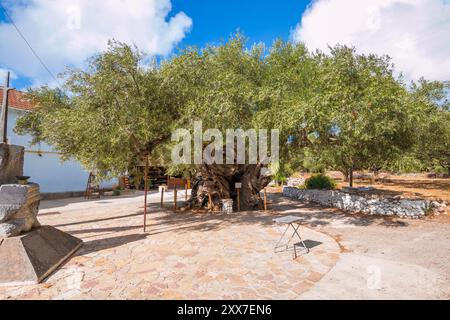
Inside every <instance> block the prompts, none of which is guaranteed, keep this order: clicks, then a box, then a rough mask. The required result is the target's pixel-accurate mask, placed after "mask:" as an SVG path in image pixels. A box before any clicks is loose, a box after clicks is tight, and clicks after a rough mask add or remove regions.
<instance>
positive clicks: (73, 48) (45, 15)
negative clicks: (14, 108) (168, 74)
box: [0, 0, 192, 83]
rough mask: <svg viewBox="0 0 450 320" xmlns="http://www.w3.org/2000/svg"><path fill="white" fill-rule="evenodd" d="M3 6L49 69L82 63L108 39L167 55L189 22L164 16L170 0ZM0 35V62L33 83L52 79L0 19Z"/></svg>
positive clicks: (37, 0) (39, 1)
mask: <svg viewBox="0 0 450 320" xmlns="http://www.w3.org/2000/svg"><path fill="white" fill-rule="evenodd" d="M4 6H6V7H7V9H8V11H9V14H10V16H11V17H12V19H13V20H14V22H15V23H16V25H17V26H18V27H19V29H20V30H21V31H22V33H23V34H24V35H25V37H26V38H27V39H28V41H29V42H30V43H31V45H32V47H33V48H34V50H35V51H36V52H37V53H38V54H39V56H40V57H41V58H42V60H44V62H45V64H46V65H47V66H48V67H49V69H50V70H51V71H52V73H54V74H56V73H59V72H61V71H63V70H64V68H65V66H67V65H70V66H80V65H82V64H83V63H84V61H85V59H86V58H87V57H89V56H91V55H93V54H95V53H96V52H99V51H101V50H104V49H105V48H106V46H107V41H108V40H109V39H112V38H114V39H116V40H118V41H123V42H126V43H135V44H136V45H137V46H138V47H139V48H140V49H142V50H144V51H145V52H147V53H149V54H153V55H156V54H159V55H167V54H169V53H170V52H171V51H172V49H173V47H174V46H175V45H176V44H177V43H178V42H180V41H181V40H182V39H183V38H184V37H185V35H186V33H187V32H188V31H189V30H190V28H191V26H192V20H191V18H189V17H188V16H187V15H186V14H184V13H183V12H179V13H176V14H174V15H172V16H171V17H170V18H169V17H168V15H169V13H170V12H171V10H172V5H171V1H170V0H108V1H104V0H64V1H61V0H27V1H11V0H10V1H6V2H5V1H4ZM0 39H1V41H0V65H1V66H2V67H6V68H8V69H12V70H14V71H15V72H16V73H17V74H18V75H19V76H27V77H30V78H31V79H32V81H33V82H35V83H41V82H43V81H44V82H47V81H48V82H51V81H52V79H51V76H50V75H49V74H48V73H47V72H46V71H45V69H44V68H43V67H42V65H40V64H39V62H38V61H37V59H36V58H35V57H34V56H33V55H32V53H31V51H30V49H29V48H28V47H27V46H26V44H25V43H24V41H23V40H22V39H21V38H20V36H19V35H18V34H17V32H16V30H15V29H14V27H13V25H12V24H10V23H9V21H7V22H3V23H0Z"/></svg>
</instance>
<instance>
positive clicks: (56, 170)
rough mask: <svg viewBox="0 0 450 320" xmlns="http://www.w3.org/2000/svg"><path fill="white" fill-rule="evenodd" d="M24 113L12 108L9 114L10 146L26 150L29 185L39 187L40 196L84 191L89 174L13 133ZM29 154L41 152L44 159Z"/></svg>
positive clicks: (76, 165) (50, 148)
mask: <svg viewBox="0 0 450 320" xmlns="http://www.w3.org/2000/svg"><path fill="white" fill-rule="evenodd" d="M22 112H25V111H22V110H18V109H13V108H9V110H8V142H9V143H10V144H15V145H21V146H24V147H25V161H24V162H25V163H24V170H23V171H24V175H26V176H30V177H31V178H30V181H32V182H36V183H38V184H39V185H40V188H41V192H66V191H84V190H85V188H86V183H87V179H88V175H89V172H87V171H86V170H84V169H83V167H82V166H81V165H80V164H79V163H78V162H77V161H73V160H72V161H66V162H63V163H62V162H61V161H60V160H59V156H58V154H56V153H47V152H53V149H52V147H51V146H49V145H47V144H45V143H41V144H40V145H39V146H37V145H36V146H30V141H31V137H30V136H19V135H17V134H15V133H14V132H13V128H14V127H15V125H16V120H17V118H18V117H19V116H20V114H21V113H22ZM30 151H42V152H43V153H42V155H41V156H39V155H38V154H37V153H34V152H30ZM114 183H116V181H108V182H105V183H103V184H102V186H103V187H108V186H111V185H112V184H114Z"/></svg>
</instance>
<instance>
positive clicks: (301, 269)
mask: <svg viewBox="0 0 450 320" xmlns="http://www.w3.org/2000/svg"><path fill="white" fill-rule="evenodd" d="M167 196H169V197H170V193H169V194H168V195H167ZM158 202H159V195H158V194H157V193H156V192H154V193H152V194H151V195H150V196H149V206H148V208H149V214H148V216H147V232H145V233H144V232H143V229H142V224H143V196H142V194H136V195H132V196H128V197H117V198H114V197H106V198H102V199H98V200H90V201H85V200H82V199H79V198H74V199H66V200H52V201H43V202H42V205H41V210H40V213H39V220H40V221H41V224H43V225H45V224H48V225H52V226H54V227H56V228H59V229H61V230H63V231H66V232H68V233H70V234H72V235H74V236H76V237H79V238H81V239H82V240H83V241H84V244H83V246H82V247H81V249H80V250H79V251H78V252H77V253H76V254H75V255H74V256H73V257H72V258H71V259H70V260H68V262H67V263H65V264H64V265H63V266H62V267H61V268H60V269H58V270H57V271H56V272H54V273H53V274H52V275H50V276H49V277H48V278H47V279H46V280H45V281H44V282H43V283H41V284H37V285H30V286H22V287H0V299H296V298H299V297H300V295H301V294H302V293H304V292H305V291H307V290H309V289H310V288H311V287H312V286H313V285H314V284H315V283H316V282H317V281H319V280H320V279H321V278H322V277H323V276H324V275H326V274H327V272H328V271H329V270H331V268H333V266H334V265H335V264H336V262H337V261H338V259H339V256H340V252H341V249H340V247H339V245H338V243H337V242H336V241H335V240H334V239H333V238H331V237H330V236H328V235H327V234H325V233H320V232H317V231H314V230H313V229H311V228H307V227H305V226H302V227H300V229H299V231H300V233H301V235H302V236H303V239H306V240H307V241H306V242H307V245H308V246H311V251H310V253H309V254H305V253H304V252H301V253H300V256H299V257H298V258H297V259H295V260H294V259H293V255H292V251H286V252H282V253H275V252H274V245H275V243H276V242H277V240H278V238H279V236H280V227H279V226H277V225H275V224H274V223H273V222H272V219H273V218H274V217H276V216H279V215H280V213H277V212H275V211H266V212H265V211H257V212H251V213H250V212H241V213H234V214H230V215H222V214H192V213H181V212H177V213H174V212H172V211H171V210H169V209H164V210H162V209H160V208H159V203H158ZM289 214H292V212H291V213H289Z"/></svg>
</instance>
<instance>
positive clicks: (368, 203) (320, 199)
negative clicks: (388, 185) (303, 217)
mask: <svg viewBox="0 0 450 320" xmlns="http://www.w3.org/2000/svg"><path fill="white" fill-rule="evenodd" d="M283 196H285V197H289V198H293V199H298V200H302V201H308V202H314V203H318V204H321V205H324V206H328V207H335V208H339V209H342V210H345V211H349V212H353V213H365V214H370V215H388V216H392V215H397V216H399V217H409V218H420V217H423V216H425V215H426V214H428V213H433V212H441V211H445V206H446V204H445V203H444V202H438V201H429V200H421V199H401V198H387V197H376V196H369V195H367V196H363V195H360V194H354V193H349V192H343V191H338V190H303V189H298V188H291V187H285V188H283Z"/></svg>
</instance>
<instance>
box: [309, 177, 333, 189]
mask: <svg viewBox="0 0 450 320" xmlns="http://www.w3.org/2000/svg"><path fill="white" fill-rule="evenodd" d="M305 188H306V189H327V190H331V189H334V188H336V182H335V181H334V180H333V179H331V178H330V177H328V176H326V175H323V174H315V175H312V176H311V177H309V178H308V179H306V180H305Z"/></svg>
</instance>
